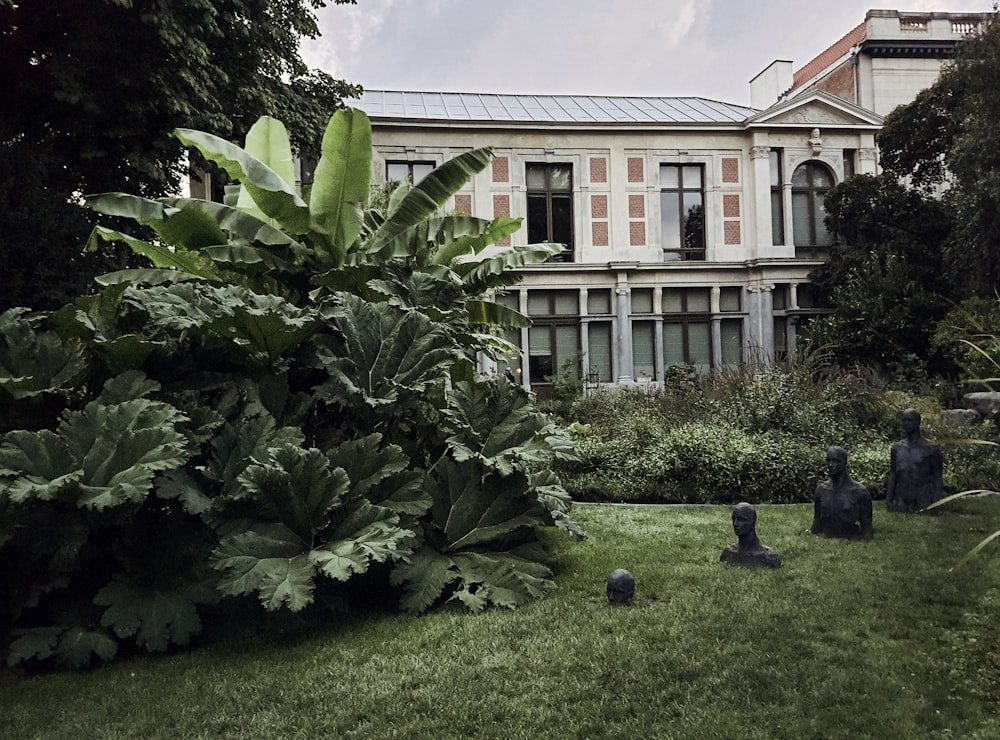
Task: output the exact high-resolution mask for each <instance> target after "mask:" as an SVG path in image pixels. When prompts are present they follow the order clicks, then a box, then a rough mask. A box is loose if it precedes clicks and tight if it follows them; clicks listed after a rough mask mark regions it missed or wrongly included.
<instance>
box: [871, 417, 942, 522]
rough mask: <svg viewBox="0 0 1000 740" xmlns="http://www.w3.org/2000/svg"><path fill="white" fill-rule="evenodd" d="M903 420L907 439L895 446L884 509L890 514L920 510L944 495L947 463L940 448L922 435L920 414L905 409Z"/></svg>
mask: <svg viewBox="0 0 1000 740" xmlns="http://www.w3.org/2000/svg"><path fill="white" fill-rule="evenodd" d="M901 419H902V422H903V433H904V434H905V435H906V437H905V438H904V439H901V440H900V441H899V442H896V443H895V444H893V446H892V453H891V455H890V459H889V481H888V483H887V484H886V499H885V506H886V509H888V510H889V511H903V512H913V511H920V510H921V509H925V508H927V507H928V506H930V505H931V504H932V503H934V502H935V501H937V500H938V499H940V498H941V497H942V496H943V495H944V483H943V480H942V477H941V476H942V472H943V470H944V462H943V460H942V458H941V448H940V447H938V446H937V445H936V444H934V443H932V442H930V441H928V440H927V439H926V438H925V437H924V436H923V435H922V434H921V433H920V413H919V412H918V411H917V410H916V409H906V411H904V412H903V413H902V415H901Z"/></svg>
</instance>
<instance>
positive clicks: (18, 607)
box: [0, 111, 583, 667]
mask: <svg viewBox="0 0 1000 740" xmlns="http://www.w3.org/2000/svg"><path fill="white" fill-rule="evenodd" d="M282 132H283V128H281V127H280V124H277V122H274V121H268V120H267V119H265V120H263V121H262V122H261V124H260V126H259V127H257V128H255V131H254V132H253V136H252V137H251V140H252V141H253V142H254V147H255V148H256V149H258V150H259V151H260V154H261V156H262V157H263V158H264V159H260V158H258V157H256V156H254V154H251V153H250V152H248V151H244V150H241V149H239V148H238V147H235V146H233V145H231V144H229V143H228V142H225V141H224V140H220V139H216V138H214V137H211V136H209V135H207V134H201V133H200V132H192V131H185V132H181V134H180V135H181V136H183V137H184V138H185V140H186V141H190V142H192V143H195V142H196V143H197V145H199V146H201V147H202V148H203V149H204V151H205V155H206V157H209V158H211V159H214V160H216V161H219V162H220V164H223V165H224V166H226V167H227V168H230V169H232V170H233V172H234V173H238V174H240V176H241V178H242V179H243V180H244V181H245V184H246V185H247V187H246V189H245V192H244V195H245V194H250V195H252V196H253V197H252V198H248V199H247V200H246V201H245V205H244V206H240V205H236V206H217V205H209V204H205V203H201V202H197V201H189V200H183V199H176V198H168V199H161V200H151V199H146V198H140V197H135V196H127V195H123V194H106V195H103V196H97V197H94V198H91V199H90V204H91V206H92V207H94V208H97V209H100V210H102V211H104V212H106V213H110V214H112V215H115V216H131V217H132V218H134V219H135V220H136V221H138V222H139V223H142V224H145V225H148V226H149V227H150V229H151V233H154V234H156V235H157V236H156V238H155V239H150V240H146V239H142V238H139V237H135V236H132V235H130V234H128V233H125V232H123V231H120V230H114V229H98V230H97V231H96V233H95V239H106V240H112V241H114V242H117V243H121V244H125V245H128V247H130V248H131V249H134V250H136V251H139V252H141V253H143V254H145V255H147V256H149V257H150V259H152V260H153V262H154V265H155V267H153V268H147V269H141V270H131V271H123V272H117V273H115V274H111V275H106V276H103V277H102V283H103V284H104V285H106V287H105V288H104V290H103V291H102V292H101V293H99V294H97V295H94V296H85V297H82V298H79V299H78V300H77V301H75V302H74V303H73V304H71V305H68V306H66V307H64V308H63V309H61V310H59V311H57V312H53V313H31V312H28V311H26V310H24V309H14V310H10V311H7V312H6V313H3V314H0V418H2V419H3V420H4V423H5V424H6V425H7V426H6V427H5V428H3V429H2V432H3V437H2V438H0V562H2V563H3V564H4V567H3V568H2V569H0V654H2V658H3V660H4V661H5V662H6V663H7V664H8V665H13V664H16V663H20V662H23V661H27V660H40V661H49V660H50V659H51V660H52V661H53V662H54V663H56V664H59V665H67V666H73V667H83V666H87V665H89V664H91V663H92V662H93V661H94V660H108V659H109V658H111V657H113V656H114V655H115V654H117V653H120V652H122V651H129V650H147V651H164V650H167V649H170V648H171V647H172V646H185V645H188V644H190V643H191V642H192V641H193V640H194V639H196V637H197V636H198V635H199V634H200V633H201V631H202V628H203V623H204V621H205V619H208V618H211V615H212V614H213V613H214V610H215V609H223V610H228V611H229V613H232V612H233V611H237V612H241V613H242V614H243V615H245V618H249V615H252V614H254V613H255V609H257V607H256V606H255V603H256V604H259V605H261V606H262V607H263V610H265V611H278V610H280V611H287V612H294V613H297V614H301V615H303V617H304V618H305V619H310V618H316V619H319V618H321V617H323V616H324V615H327V614H329V613H330V612H331V610H333V611H339V610H343V609H345V608H350V607H351V606H353V605H355V604H356V603H357V602H358V599H359V598H363V599H365V600H366V603H369V602H371V601H377V600H381V601H384V602H389V603H392V602H399V603H400V605H401V606H402V608H404V609H406V610H408V611H414V612H416V611H423V610H424V609H427V608H429V607H430V606H431V605H433V604H434V603H436V602H438V601H442V600H446V599H450V598H454V599H457V600H459V601H461V602H462V603H464V604H466V605H467V606H468V607H470V608H472V609H476V610H479V609H482V608H484V607H486V606H489V605H498V606H504V607H511V606H515V605H517V604H520V603H522V602H523V601H524V600H526V599H529V598H533V597H536V596H539V595H542V594H544V593H546V592H548V591H549V590H551V589H552V588H554V586H555V584H554V582H553V580H552V576H553V574H552V571H551V570H550V568H549V566H548V565H547V564H546V562H545V560H546V556H545V553H544V551H543V550H542V549H541V547H540V546H539V540H538V534H537V531H536V529H537V528H538V527H541V526H557V527H559V528H561V529H562V530H564V531H566V532H568V533H570V534H572V535H574V536H577V537H582V536H583V533H582V532H581V531H580V529H579V527H578V526H577V525H576V524H575V522H574V521H573V520H572V519H571V518H570V517H569V516H568V512H569V509H570V503H571V500H570V497H569V495H568V493H567V492H566V491H565V490H564V489H563V488H562V486H561V484H560V483H559V480H558V478H557V477H556V476H555V475H554V474H553V473H552V472H551V470H550V467H551V463H552V461H553V460H555V459H573V458H574V457H575V450H574V448H573V445H572V443H571V442H570V441H569V439H568V437H567V436H566V435H565V433H564V432H562V431H561V430H559V429H558V428H557V427H556V426H555V425H554V423H553V422H552V421H551V420H550V419H549V418H548V417H547V416H544V415H542V414H541V413H539V412H538V411H537V410H536V409H535V407H534V406H533V405H532V402H531V400H530V397H529V396H528V394H527V392H526V391H525V390H524V389H523V388H521V387H519V386H514V385H512V384H511V383H509V382H507V381H506V380H504V379H503V378H500V379H494V380H483V379H480V378H479V377H478V376H477V375H476V374H475V373H473V372H472V369H473V367H474V362H475V359H476V353H477V352H478V351H490V349H491V346H492V344H491V342H492V339H491V338H490V336H489V335H488V334H487V333H486V332H485V331H482V329H483V328H485V327H484V326H483V324H484V323H485V321H486V320H488V318H489V314H488V311H487V312H484V311H482V310H481V309H479V308H478V306H479V303H480V302H481V301H480V299H481V293H482V291H483V290H484V289H486V288H487V287H490V286H491V285H492V283H493V282H494V281H493V280H492V279H490V278H489V277H488V276H489V275H493V274H497V275H498V277H497V278H496V280H497V281H499V282H500V284H507V283H508V282H509V280H510V278H509V277H508V276H506V275H503V274H502V273H503V269H502V268H503V266H504V265H505V264H508V260H510V261H513V262H516V261H521V260H528V261H531V262H540V261H543V260H544V259H546V258H547V257H548V256H550V255H551V254H552V253H554V251H557V248H555V247H551V246H547V245H540V246H535V247H526V248H522V249H520V250H518V252H517V254H516V255H511V254H510V253H504V252H502V251H500V252H497V253H496V254H495V255H493V256H491V257H489V258H488V259H486V260H484V262H486V263H489V265H490V267H489V269H488V270H486V271H485V273H482V274H479V273H476V272H475V270H474V269H472V267H474V266H475V264H476V260H475V257H476V255H477V254H478V253H479V252H480V251H481V250H483V249H484V248H485V247H486V246H488V245H489V241H490V238H491V236H492V235H495V234H498V233H499V234H503V233H505V232H506V231H507V230H508V229H509V223H508V220H506V219H501V220H500V221H499V222H497V223H494V222H483V221H480V220H478V219H469V218H468V217H465V216H462V217H459V218H457V220H456V221H455V223H451V222H449V221H448V217H439V216H434V215H433V214H434V213H435V211H436V209H438V208H440V206H441V205H443V203H444V202H445V201H447V200H448V199H449V198H450V197H451V195H452V194H453V193H454V192H455V191H456V190H458V189H459V188H460V187H461V186H462V185H463V184H464V182H465V180H466V178H467V177H468V176H469V174H470V173H471V172H474V171H476V168H481V167H484V166H486V164H488V162H489V159H490V155H489V151H488V150H479V151H477V152H472V153H469V154H467V155H463V156H462V157H461V158H460V162H459V163H458V164H457V165H456V164H454V163H453V164H451V165H449V166H446V167H443V168H440V169H439V170H438V171H436V172H435V173H432V175H431V176H429V177H428V180H430V181H431V182H432V183H433V185H434V189H433V194H429V193H428V192H420V191H418V190H417V189H409V190H407V191H405V192H403V193H400V194H399V196H398V197H394V199H393V200H392V202H391V204H390V211H389V213H388V214H381V213H375V212H371V211H367V212H365V211H363V210H362V209H363V206H364V203H363V202H354V201H350V200H345V201H342V202H341V201H338V200H337V196H335V192H340V194H341V196H340V197H342V198H344V197H348V196H350V197H353V196H354V195H355V194H357V193H363V194H365V195H366V194H367V193H368V192H369V185H368V177H369V175H370V166H369V158H370V154H371V138H370V137H371V131H370V124H369V123H368V121H367V118H365V117H364V116H363V114H361V113H360V112H357V111H341V112H339V113H338V114H337V115H335V116H334V118H333V119H332V120H331V123H330V129H329V131H328V135H327V137H326V140H325V141H324V148H325V149H327V150H329V151H330V152H332V153H333V154H331V156H334V157H339V158H340V159H339V161H338V162H331V161H327V160H326V158H324V160H322V161H321V163H320V164H321V166H319V167H318V168H317V180H316V184H315V186H314V188H313V190H312V196H311V200H310V201H309V202H308V203H307V202H306V201H305V200H303V199H302V198H301V197H300V196H299V195H298V194H297V193H296V192H295V190H294V187H293V186H291V184H290V183H289V181H288V180H287V178H286V175H287V173H285V174H284V175H283V174H282V173H281V172H279V171H277V170H272V169H271V168H270V167H269V166H268V164H267V163H266V162H265V161H264V160H271V161H275V162H278V163H280V162H287V161H290V147H289V144H288V141H287V138H284V137H283V136H282V135H281V133H282ZM279 166H280V165H279ZM335 183H340V184H341V185H347V187H346V188H339V189H338V188H337V187H335ZM237 202H239V201H237ZM432 218H433V219H434V220H435V226H434V228H423V227H422V224H425V223H426V221H427V220H429V219H432ZM380 224H381V225H388V226H387V227H386V228H389V230H390V231H389V233H388V235H386V234H383V232H382V231H381V228H382V227H381V226H380ZM387 245H388V246H387ZM459 259H461V260H464V261H462V262H461V263H459V262H457V261H456V260H459ZM470 265H471V266H472V267H470ZM453 266H454V269H453ZM465 277H468V280H467V281H466V280H464V279H463V278H465ZM468 304H473V305H474V306H476V307H477V308H476V309H475V311H474V312H473V311H470V310H469V309H468V307H467V306H468ZM523 318H524V317H521V319H522V320H523ZM25 419H31V420H32V423H31V424H30V425H20V424H19V422H22V421H23V420H25ZM425 566H426V567H425ZM390 583H391V584H393V585H394V586H395V587H398V588H396V590H394V591H390ZM376 594H379V596H378V597H377V596H376ZM223 598H224V599H225V600H226V601H232V600H240V601H241V602H242V608H238V609H237V608H234V607H229V606H226V605H225V604H220V605H219V606H218V607H216V606H214V604H215V603H216V602H218V601H219V600H220V599H223Z"/></svg>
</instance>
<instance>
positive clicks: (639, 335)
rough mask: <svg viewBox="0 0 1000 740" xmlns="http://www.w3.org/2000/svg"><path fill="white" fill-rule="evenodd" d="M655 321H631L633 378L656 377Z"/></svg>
mask: <svg viewBox="0 0 1000 740" xmlns="http://www.w3.org/2000/svg"><path fill="white" fill-rule="evenodd" d="M655 332H656V322H655V321H633V322H632V372H634V373H635V377H634V378H633V380H637V381H646V380H653V379H654V378H655V377H656V360H655V358H656V341H655Z"/></svg>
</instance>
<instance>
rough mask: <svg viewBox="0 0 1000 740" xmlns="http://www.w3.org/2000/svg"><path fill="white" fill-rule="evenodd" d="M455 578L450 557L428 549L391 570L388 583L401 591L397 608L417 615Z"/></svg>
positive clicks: (456, 574)
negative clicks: (399, 587) (401, 589)
mask: <svg viewBox="0 0 1000 740" xmlns="http://www.w3.org/2000/svg"><path fill="white" fill-rule="evenodd" d="M457 578H458V573H457V572H456V571H455V570H454V563H453V562H452V560H451V558H450V557H448V556H447V555H443V554H442V553H439V552H437V551H436V550H434V549H432V548H430V547H421V548H420V549H419V550H417V551H416V552H414V553H413V554H412V555H410V556H409V557H408V558H407V559H406V560H405V561H404V562H401V563H398V564H397V565H396V567H395V568H393V570H392V573H391V574H390V576H389V582H390V583H391V584H392V585H393V586H402V588H403V593H402V596H401V598H400V601H399V604H400V607H401V608H402V609H403V610H404V611H406V612H409V613H410V614H421V613H423V612H425V611H427V610H428V609H429V608H430V607H431V606H432V605H433V604H434V602H435V601H437V600H438V598H440V596H441V594H442V593H444V591H445V589H446V588H447V587H448V586H449V585H450V584H451V583H453V582H454V581H455V579H457Z"/></svg>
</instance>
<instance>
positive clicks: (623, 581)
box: [608, 568, 635, 604]
mask: <svg viewBox="0 0 1000 740" xmlns="http://www.w3.org/2000/svg"><path fill="white" fill-rule="evenodd" d="M634 595H635V579H634V578H633V577H632V574H631V573H629V572H628V571H627V570H624V569H622V568H619V569H618V570H616V571H614V572H613V573H612V574H611V575H610V576H608V601H610V602H611V603H612V604H623V603H625V602H626V601H629V600H630V599H631V598H632V597H633V596H634Z"/></svg>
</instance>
